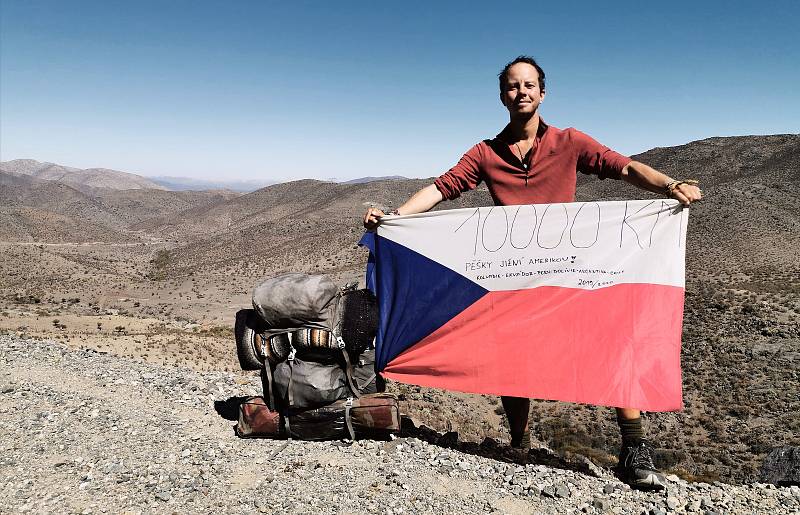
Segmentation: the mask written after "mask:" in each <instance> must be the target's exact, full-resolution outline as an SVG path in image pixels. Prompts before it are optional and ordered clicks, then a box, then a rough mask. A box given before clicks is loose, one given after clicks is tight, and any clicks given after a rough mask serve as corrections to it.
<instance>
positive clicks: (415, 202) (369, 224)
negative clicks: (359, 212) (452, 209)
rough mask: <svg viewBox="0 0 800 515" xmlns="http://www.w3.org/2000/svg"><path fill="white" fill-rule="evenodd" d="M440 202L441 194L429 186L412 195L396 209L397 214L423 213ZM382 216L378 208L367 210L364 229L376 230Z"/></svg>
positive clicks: (433, 185) (432, 186)
mask: <svg viewBox="0 0 800 515" xmlns="http://www.w3.org/2000/svg"><path fill="white" fill-rule="evenodd" d="M442 200H444V197H443V196H442V192H440V191H439V188H437V187H436V185H435V184H431V185H429V186H425V187H424V188H422V189H421V190H419V191H418V192H416V193H414V194H413V195H412V196H411V198H410V199H408V200H407V201H406V202H405V204H403V205H402V206H400V207H399V208H397V214H400V215H413V214H415V213H424V212H425V211H428V210H430V209H433V207H434V206H436V204H438V203H439V202H441V201H442ZM384 215H385V213H384V212H383V211H381V210H380V209H378V208H375V207H371V208H369V209H367V212H366V214H365V215H364V227H366V228H367V229H370V230H372V229H374V228H376V227H377V226H378V225H379V224H380V217H382V216H384Z"/></svg>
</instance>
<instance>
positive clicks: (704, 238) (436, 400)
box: [0, 135, 800, 482]
mask: <svg viewBox="0 0 800 515" xmlns="http://www.w3.org/2000/svg"><path fill="white" fill-rule="evenodd" d="M798 157H800V136H798V135H775V136H745V137H735V138H711V139H707V140H702V141H696V142H692V143H689V144H686V145H681V146H678V147H670V148H657V149H653V150H650V151H648V152H645V153H643V154H641V155H639V156H636V158H637V159H639V160H641V161H643V162H646V163H648V164H650V165H652V166H655V167H657V168H659V169H662V170H664V171H665V172H667V173H669V174H671V175H673V176H675V177H678V178H689V177H694V178H697V179H699V180H700V181H701V187H702V189H703V191H704V193H705V195H706V198H705V199H704V200H703V202H701V203H699V204H697V205H696V206H693V207H692V208H691V215H690V225H689V233H688V254H687V287H686V310H685V321H684V340H683V342H684V346H683V371H684V395H685V403H686V410H685V411H684V412H682V413H667V414H650V415H649V416H648V418H647V420H648V422H647V426H648V431H649V434H650V437H651V438H652V439H653V440H654V441H655V443H656V445H657V446H658V447H659V448H660V455H659V456H660V457H659V459H660V462H661V465H662V466H663V467H664V468H666V469H668V470H670V471H673V472H675V473H677V474H680V475H681V476H682V477H685V478H688V479H698V478H701V479H705V480H716V479H721V480H724V481H732V482H739V481H752V480H754V479H755V477H756V474H757V469H758V466H759V464H760V463H761V460H762V459H763V457H764V456H765V455H766V453H767V452H768V451H769V450H770V449H771V448H773V447H775V446H778V445H800V417H797V413H798V412H800V398H798V395H797V392H798V391H800V329H798V327H799V326H800V210H798V209H797V206H798V205H800V165H798V163H800V159H798ZM429 183H430V180H429V179H408V180H386V181H376V182H367V183H351V184H341V183H332V182H322V181H313V180H304V181H295V182H291V183H284V184H277V185H273V186H269V187H266V188H263V189H261V190H258V191H255V192H252V193H249V194H245V195H237V194H231V193H221V192H168V191H162V190H111V189H107V188H106V189H96V188H88V187H83V188H82V189H81V190H78V189H75V188H72V187H70V186H68V185H66V184H62V183H59V182H55V181H44V180H39V179H36V178H35V177H31V176H23V175H18V174H14V175H12V174H3V173H0V253H2V255H3V260H1V261H0V330H5V331H9V332H13V333H15V334H16V335H28V336H34V337H49V338H53V337H57V338H58V339H60V340H61V341H64V342H66V343H67V344H69V345H71V346H74V347H90V348H93V349H97V350H100V351H102V352H110V353H116V354H122V355H125V356H129V357H133V358H136V359H141V360H145V361H151V362H158V363H175V364H181V365H184V366H189V367H192V368H195V369H198V370H220V369H222V370H224V369H229V370H232V369H234V368H235V367H236V362H235V353H234V349H233V344H232V341H231V324H232V320H233V316H234V313H235V312H236V310H237V309H240V308H242V307H246V306H247V305H248V304H249V303H250V300H249V293H250V291H251V290H252V287H253V286H254V285H255V284H256V282H257V281H259V280H260V279H261V278H263V277H265V276H271V275H275V274H278V273H281V272H286V271H300V272H312V273H328V274H331V275H332V276H333V277H334V278H335V279H336V280H338V281H342V282H344V281H346V280H353V279H359V278H361V277H362V276H363V270H364V264H365V261H366V253H365V251H364V250H363V249H361V248H359V247H358V246H357V242H358V240H359V239H360V237H361V234H362V233H363V228H362V226H361V217H362V215H363V212H364V211H365V209H366V207H367V206H369V205H376V206H380V207H384V208H394V207H397V206H399V205H400V204H401V203H402V202H403V201H404V200H405V199H407V198H408V197H409V196H410V195H411V194H412V193H413V192H414V191H416V190H417V189H419V188H420V187H422V186H424V185H427V184H429ZM622 198H627V199H630V198H652V199H656V198H658V196H657V195H654V194H651V193H647V192H643V191H640V190H636V189H635V188H633V187H632V186H630V185H627V184H625V183H622V182H619V181H613V180H605V181H599V180H597V179H596V178H593V177H580V178H579V188H578V200H581V201H586V200H605V199H622ZM490 204H491V199H490V197H489V195H488V192H487V191H486V189H485V188H483V187H481V188H478V190H476V191H474V192H470V193H468V194H465V195H463V196H462V197H461V198H459V199H458V200H457V201H456V202H450V203H444V204H442V205H440V206H439V209H452V208H458V207H468V206H476V205H490ZM393 388H395V391H397V392H399V393H400V394H401V395H402V396H403V398H404V403H405V406H406V407H407V409H408V410H409V412H410V414H411V415H412V416H413V417H414V418H415V420H417V421H418V422H419V423H424V424H426V425H428V426H430V427H433V428H434V429H436V430H437V431H442V432H443V431H446V430H450V429H452V430H454V431H458V432H459V435H460V437H461V438H462V439H463V440H467V441H475V442H480V441H481V440H483V439H484V438H485V437H491V438H497V439H499V440H503V439H505V438H507V429H506V428H505V427H504V425H503V417H502V416H501V415H502V407H501V406H500V405H499V403H498V401H497V399H495V398H490V397H482V396H464V395H460V394H458V395H457V394H451V393H448V392H441V391H435V390H429V389H422V388H418V387H413V386H406V385H399V384H396V385H394V386H393ZM533 411H534V417H533V419H532V420H533V421H534V425H533V431H534V433H535V435H536V437H537V438H538V439H539V441H541V442H543V443H546V444H547V445H549V446H550V447H552V448H554V449H556V450H558V451H559V452H562V453H564V454H569V453H580V454H584V455H586V456H589V457H591V458H592V459H593V460H594V461H595V462H597V463H599V464H601V465H609V464H611V463H613V461H614V459H615V458H614V456H615V455H616V451H617V445H618V441H617V438H618V436H617V430H616V424H615V422H614V418H613V412H612V411H611V410H608V409H605V408H596V407H592V406H575V405H569V404H563V403H554V402H536V403H534V407H533Z"/></svg>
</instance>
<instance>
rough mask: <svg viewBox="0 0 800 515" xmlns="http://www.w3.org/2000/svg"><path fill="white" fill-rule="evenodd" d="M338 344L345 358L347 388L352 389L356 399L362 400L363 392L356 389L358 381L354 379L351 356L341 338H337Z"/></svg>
mask: <svg viewBox="0 0 800 515" xmlns="http://www.w3.org/2000/svg"><path fill="white" fill-rule="evenodd" d="M336 343H337V344H338V345H339V350H341V351H342V356H343V357H344V363H345V367H344V375H345V376H346V377H347V386H348V387H350V391H351V392H353V395H354V396H355V397H356V398H360V397H361V392H359V391H358V388H356V381H355V379H353V364H352V363H351V362H350V354H349V353H348V352H347V348H346V346H345V344H344V340H343V339H342V337H341V336H336Z"/></svg>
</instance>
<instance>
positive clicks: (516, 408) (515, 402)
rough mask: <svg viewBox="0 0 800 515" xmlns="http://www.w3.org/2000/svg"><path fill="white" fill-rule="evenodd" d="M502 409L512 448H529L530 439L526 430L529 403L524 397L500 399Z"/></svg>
mask: <svg viewBox="0 0 800 515" xmlns="http://www.w3.org/2000/svg"><path fill="white" fill-rule="evenodd" d="M500 400H501V401H502V403H503V409H504V410H505V412H506V416H507V417H508V428H509V430H510V432H511V446H512V447H523V446H524V447H528V448H529V447H530V445H531V437H530V431H529V430H528V414H529V413H530V411H531V401H530V399H526V398H524V397H506V396H503V397H500Z"/></svg>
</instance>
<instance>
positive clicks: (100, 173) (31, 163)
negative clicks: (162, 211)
mask: <svg viewBox="0 0 800 515" xmlns="http://www.w3.org/2000/svg"><path fill="white" fill-rule="evenodd" d="M0 171H2V172H5V173H11V174H16V175H27V176H30V177H35V178H37V179H41V180H45V181H56V182H61V183H64V184H69V185H70V186H72V187H73V188H76V189H81V188H82V187H91V188H110V189H115V190H131V189H151V190H163V189H166V188H164V187H163V186H161V185H160V184H158V183H156V182H153V181H151V180H150V179H147V178H146V177H142V176H141V175H136V174H132V173H127V172H119V171H117V170H109V169H108V168H87V169H85V170H82V169H80V168H73V167H70V166H63V165H58V164H55V163H40V162H39V161H36V160H34V159H15V160H13V161H5V162H2V163H0Z"/></svg>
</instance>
